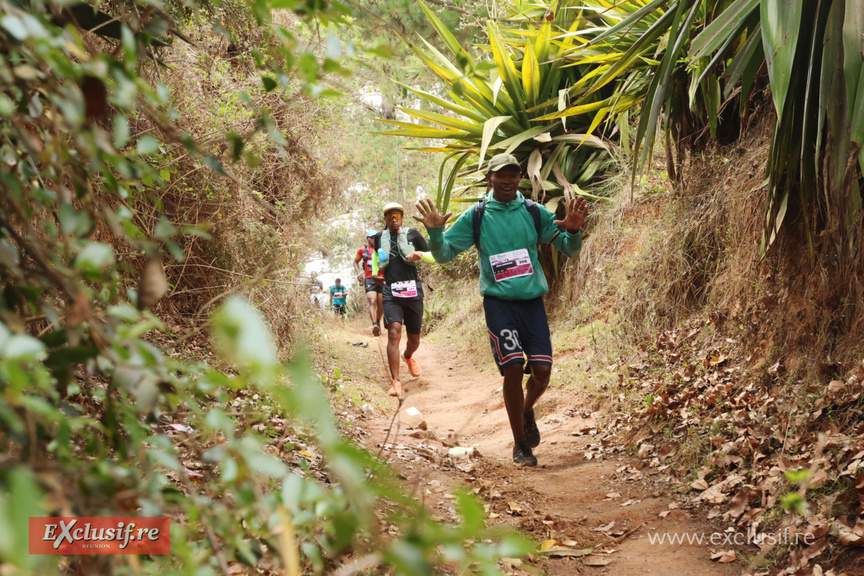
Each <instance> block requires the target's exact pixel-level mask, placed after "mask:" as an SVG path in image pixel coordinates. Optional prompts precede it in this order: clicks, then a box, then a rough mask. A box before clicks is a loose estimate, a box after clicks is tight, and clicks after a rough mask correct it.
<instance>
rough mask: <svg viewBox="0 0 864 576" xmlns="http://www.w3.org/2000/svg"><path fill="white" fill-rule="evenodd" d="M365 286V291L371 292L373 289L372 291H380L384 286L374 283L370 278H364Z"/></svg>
mask: <svg viewBox="0 0 864 576" xmlns="http://www.w3.org/2000/svg"><path fill="white" fill-rule="evenodd" d="M365 287H366V292H373V291H374V292H378V293H381V292H383V291H384V287H383V286H379V285H378V284H376V283H375V280H373V279H372V278H366V285H365Z"/></svg>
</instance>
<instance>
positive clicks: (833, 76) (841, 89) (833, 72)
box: [814, 2, 846, 179]
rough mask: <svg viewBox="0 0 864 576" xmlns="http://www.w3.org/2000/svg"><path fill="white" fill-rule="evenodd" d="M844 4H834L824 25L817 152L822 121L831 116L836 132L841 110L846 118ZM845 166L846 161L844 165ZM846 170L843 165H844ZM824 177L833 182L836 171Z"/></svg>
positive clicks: (820, 137) (821, 135) (819, 147)
mask: <svg viewBox="0 0 864 576" xmlns="http://www.w3.org/2000/svg"><path fill="white" fill-rule="evenodd" d="M843 17H844V9H843V5H842V4H841V3H839V2H835V3H834V5H833V6H832V7H831V11H830V13H829V14H828V22H827V23H826V25H825V36H824V40H823V48H822V69H821V71H820V72H821V73H820V79H819V113H818V123H817V125H816V145H815V146H814V148H815V149H816V150H822V139H823V130H824V127H825V120H826V119H827V118H828V117H829V114H830V115H831V116H832V118H831V120H832V124H834V130H835V131H836V130H837V129H838V126H836V124H837V122H836V120H835V118H834V116H835V114H837V111H838V110H840V113H841V114H842V116H846V110H845V108H846V107H845V106H842V104H843V102H844V100H843V97H844V96H845V83H844V82H843V81H842V79H843V58H842V57H841V54H842V52H843ZM844 164H845V162H844ZM844 168H845V166H844ZM817 170H818V167H817ZM827 176H828V177H829V178H830V177H832V176H833V177H834V178H835V179H836V176H837V175H836V171H834V173H831V172H829V174H827Z"/></svg>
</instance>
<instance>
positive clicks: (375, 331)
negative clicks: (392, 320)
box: [372, 324, 381, 336]
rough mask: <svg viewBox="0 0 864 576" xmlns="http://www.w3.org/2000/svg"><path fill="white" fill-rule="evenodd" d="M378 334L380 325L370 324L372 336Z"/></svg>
mask: <svg viewBox="0 0 864 576" xmlns="http://www.w3.org/2000/svg"><path fill="white" fill-rule="evenodd" d="M380 334H381V326H379V325H378V324H373V325H372V335H373V336H379V335H380Z"/></svg>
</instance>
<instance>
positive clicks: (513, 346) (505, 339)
mask: <svg viewBox="0 0 864 576" xmlns="http://www.w3.org/2000/svg"><path fill="white" fill-rule="evenodd" d="M501 346H503V347H504V349H505V350H507V351H508V352H512V351H513V350H517V349H521V348H522V347H521V346H520V345H519V332H518V331H516V330H509V329H507V328H505V329H504V330H501Z"/></svg>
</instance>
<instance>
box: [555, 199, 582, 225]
mask: <svg viewBox="0 0 864 576" xmlns="http://www.w3.org/2000/svg"><path fill="white" fill-rule="evenodd" d="M586 216H588V203H587V202H586V201H585V199H584V198H582V197H581V196H578V197H576V198H574V199H573V200H570V202H569V205H568V206H567V216H565V217H564V219H563V220H555V225H556V226H561V227H563V228H564V229H565V230H580V229H581V228H582V225H583V224H585V217H586Z"/></svg>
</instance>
